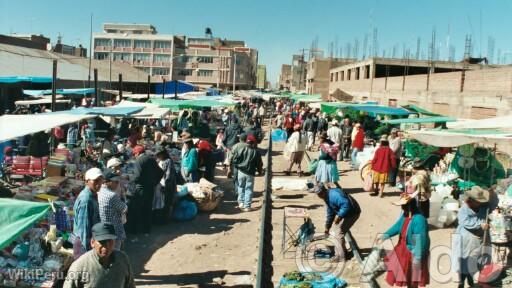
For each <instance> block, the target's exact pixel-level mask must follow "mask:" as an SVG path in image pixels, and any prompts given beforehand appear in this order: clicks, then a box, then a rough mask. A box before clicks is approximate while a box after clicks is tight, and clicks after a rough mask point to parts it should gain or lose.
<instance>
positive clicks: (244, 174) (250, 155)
mask: <svg viewBox="0 0 512 288" xmlns="http://www.w3.org/2000/svg"><path fill="white" fill-rule="evenodd" d="M247 144H248V145H247V146H244V147H241V148H240V149H239V150H237V151H236V153H233V158H232V162H233V166H235V167H236V169H237V174H238V175H237V181H238V206H239V207H240V208H242V211H244V212H249V211H251V203H252V194H253V191H254V177H255V176H256V170H257V171H258V173H259V174H260V175H261V174H263V161H262V160H261V155H260V154H259V152H258V151H257V150H256V137H254V136H253V135H247Z"/></svg>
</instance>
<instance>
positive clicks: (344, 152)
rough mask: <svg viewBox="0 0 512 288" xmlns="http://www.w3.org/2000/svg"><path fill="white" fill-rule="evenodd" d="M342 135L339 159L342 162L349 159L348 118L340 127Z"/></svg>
mask: <svg viewBox="0 0 512 288" xmlns="http://www.w3.org/2000/svg"><path fill="white" fill-rule="evenodd" d="M340 129H341V134H342V140H343V141H342V147H340V148H341V154H340V156H341V158H342V160H343V159H345V160H349V159H350V147H351V145H352V138H351V137H352V123H350V119H349V118H345V119H343V125H341V127H340Z"/></svg>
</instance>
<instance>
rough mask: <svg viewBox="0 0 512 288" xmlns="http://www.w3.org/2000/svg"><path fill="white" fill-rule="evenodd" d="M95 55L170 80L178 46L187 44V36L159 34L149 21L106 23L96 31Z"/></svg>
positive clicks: (96, 57)
mask: <svg viewBox="0 0 512 288" xmlns="http://www.w3.org/2000/svg"><path fill="white" fill-rule="evenodd" d="M93 38H94V40H93V43H94V48H93V49H94V50H93V51H94V59H97V60H110V61H113V62H120V63H128V64H130V65H132V66H134V67H136V68H139V69H140V70H142V71H144V72H146V73H148V74H150V75H153V76H159V77H160V78H161V79H166V80H170V79H171V75H172V74H171V71H172V69H173V58H174V57H175V51H176V49H180V48H181V49H184V48H185V37H184V36H173V35H159V34H157V31H156V28H155V27H153V26H152V25H148V24H111V23H106V24H103V33H94V35H93Z"/></svg>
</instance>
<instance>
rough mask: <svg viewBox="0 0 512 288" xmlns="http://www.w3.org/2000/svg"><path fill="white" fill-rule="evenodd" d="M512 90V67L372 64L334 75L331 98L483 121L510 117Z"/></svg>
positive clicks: (339, 70)
mask: <svg viewBox="0 0 512 288" xmlns="http://www.w3.org/2000/svg"><path fill="white" fill-rule="evenodd" d="M511 87H512V67H510V66H491V65H479V64H467V63H464V62H447V61H435V62H432V63H431V62H429V61H421V60H401V59H384V58H370V59H367V60H365V61H359V62H356V63H352V64H348V65H344V66H341V67H337V68H333V69H331V71H330V82H329V95H330V96H331V97H333V98H336V99H338V100H341V101H366V100H372V101H377V102H379V103H380V104H383V105H389V106H399V105H407V104H414V105H418V106H421V107H423V108H425V109H428V110H431V111H433V112H436V113H439V114H442V115H447V116H453V117H458V118H473V119H480V118H486V117H493V116H500V115H507V114H509V113H510V110H511V109H512V88H511Z"/></svg>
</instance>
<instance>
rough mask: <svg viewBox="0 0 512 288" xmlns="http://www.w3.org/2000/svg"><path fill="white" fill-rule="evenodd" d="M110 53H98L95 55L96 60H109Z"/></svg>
mask: <svg viewBox="0 0 512 288" xmlns="http://www.w3.org/2000/svg"><path fill="white" fill-rule="evenodd" d="M108 57H109V56H108V53H105V52H96V53H94V59H97V60H106V59H108Z"/></svg>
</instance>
